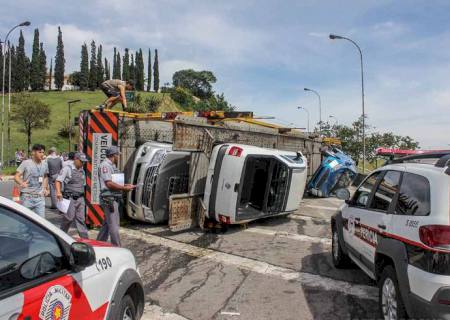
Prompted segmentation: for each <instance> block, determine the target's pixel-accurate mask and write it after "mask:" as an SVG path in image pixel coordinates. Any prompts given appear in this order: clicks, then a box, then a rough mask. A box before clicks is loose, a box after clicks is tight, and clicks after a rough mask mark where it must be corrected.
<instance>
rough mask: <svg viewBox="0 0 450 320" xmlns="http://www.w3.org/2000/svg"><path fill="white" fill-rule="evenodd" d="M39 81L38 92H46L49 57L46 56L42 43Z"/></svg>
mask: <svg viewBox="0 0 450 320" xmlns="http://www.w3.org/2000/svg"><path fill="white" fill-rule="evenodd" d="M39 79H40V82H39V88H38V90H44V89H45V82H46V79H47V55H46V54H45V51H44V44H43V43H42V42H41V45H40V48H39Z"/></svg>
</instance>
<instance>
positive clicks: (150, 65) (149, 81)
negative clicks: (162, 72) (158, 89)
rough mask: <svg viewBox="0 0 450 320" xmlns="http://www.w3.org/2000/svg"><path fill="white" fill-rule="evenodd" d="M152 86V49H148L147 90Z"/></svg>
mask: <svg viewBox="0 0 450 320" xmlns="http://www.w3.org/2000/svg"><path fill="white" fill-rule="evenodd" d="M151 88H152V50H151V49H148V66H147V91H150V89H151Z"/></svg>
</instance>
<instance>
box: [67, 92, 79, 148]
mask: <svg viewBox="0 0 450 320" xmlns="http://www.w3.org/2000/svg"><path fill="white" fill-rule="evenodd" d="M80 101H81V100H80V99H77V100H70V101H68V102H67V105H68V107H69V152H70V151H71V150H72V120H71V117H72V104H73V103H77V102H80Z"/></svg>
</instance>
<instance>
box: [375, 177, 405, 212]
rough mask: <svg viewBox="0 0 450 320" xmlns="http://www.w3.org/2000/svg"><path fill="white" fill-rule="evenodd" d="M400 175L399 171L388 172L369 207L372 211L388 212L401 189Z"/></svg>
mask: <svg viewBox="0 0 450 320" xmlns="http://www.w3.org/2000/svg"><path fill="white" fill-rule="evenodd" d="M400 175H401V173H400V172H399V171H387V172H386V174H385V175H384V177H383V179H381V181H380V184H379V185H378V187H377V190H376V191H375V194H374V196H373V200H372V203H371V204H370V206H369V208H370V209H374V210H378V211H383V212H388V210H389V206H390V205H391V203H392V201H393V199H394V196H395V195H396V194H397V192H398V189H399V184H400Z"/></svg>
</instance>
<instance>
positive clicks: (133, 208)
mask: <svg viewBox="0 0 450 320" xmlns="http://www.w3.org/2000/svg"><path fill="white" fill-rule="evenodd" d="M127 213H128V216H129V217H130V218H131V219H135V220H139V221H143V222H150V223H156V222H155V217H154V215H153V212H152V210H150V208H147V207H145V206H143V205H136V204H135V203H133V202H132V201H128V203H127Z"/></svg>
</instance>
